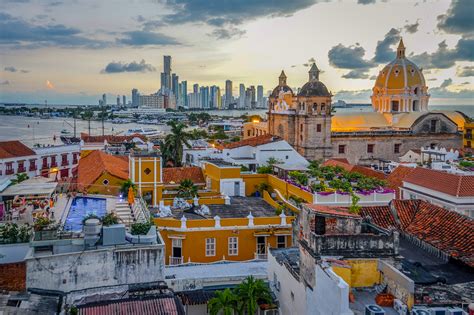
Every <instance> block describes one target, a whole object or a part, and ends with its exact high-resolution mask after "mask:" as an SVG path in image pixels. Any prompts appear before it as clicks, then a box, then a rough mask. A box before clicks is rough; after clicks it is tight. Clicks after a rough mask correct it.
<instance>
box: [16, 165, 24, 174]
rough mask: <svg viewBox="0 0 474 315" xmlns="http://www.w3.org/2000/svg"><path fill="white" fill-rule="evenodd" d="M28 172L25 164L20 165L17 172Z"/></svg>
mask: <svg viewBox="0 0 474 315" xmlns="http://www.w3.org/2000/svg"><path fill="white" fill-rule="evenodd" d="M24 172H26V168H25V167H24V166H21V167H18V171H17V173H24Z"/></svg>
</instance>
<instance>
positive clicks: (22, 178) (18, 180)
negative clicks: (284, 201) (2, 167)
mask: <svg viewBox="0 0 474 315" xmlns="http://www.w3.org/2000/svg"><path fill="white" fill-rule="evenodd" d="M28 178H29V177H28V174H26V173H20V174H16V178H14V179H12V180H11V182H12V184H18V183H21V182H24V181H25V180H27V179H28Z"/></svg>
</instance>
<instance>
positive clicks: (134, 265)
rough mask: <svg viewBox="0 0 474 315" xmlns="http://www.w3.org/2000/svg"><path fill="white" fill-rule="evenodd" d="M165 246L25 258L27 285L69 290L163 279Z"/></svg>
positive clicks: (45, 288) (29, 286)
mask: <svg viewBox="0 0 474 315" xmlns="http://www.w3.org/2000/svg"><path fill="white" fill-rule="evenodd" d="M163 251H164V246H163V245H150V246H140V247H138V246H137V247H131V248H122V249H120V248H105V249H99V250H90V251H82V252H73V253H66V254H59V255H47V256H35V257H32V256H29V257H27V258H26V266H27V277H26V286H27V288H28V289H40V290H53V291H61V292H70V291H73V290H84V289H89V288H94V287H104V286H115V285H124V284H138V283H149V282H156V281H160V280H163V279H164V276H163V271H164V255H163V254H164V253H163Z"/></svg>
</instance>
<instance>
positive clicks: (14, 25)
mask: <svg viewBox="0 0 474 315" xmlns="http://www.w3.org/2000/svg"><path fill="white" fill-rule="evenodd" d="M0 29H1V32H0V45H12V46H16V47H31V48H39V47H47V46H58V47H89V48H98V47H101V46H103V43H102V42H99V41H95V40H91V39H88V38H86V37H84V36H82V35H81V31H80V30H79V29H76V28H72V27H67V26H65V25H63V24H48V25H36V24H31V23H29V22H27V21H24V20H22V19H20V18H17V17H13V16H11V15H10V14H7V13H1V12H0Z"/></svg>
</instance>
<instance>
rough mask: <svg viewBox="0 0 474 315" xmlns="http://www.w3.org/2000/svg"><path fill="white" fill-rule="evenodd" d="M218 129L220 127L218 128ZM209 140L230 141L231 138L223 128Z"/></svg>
mask: <svg viewBox="0 0 474 315" xmlns="http://www.w3.org/2000/svg"><path fill="white" fill-rule="evenodd" d="M218 127H220V126H218ZM209 139H212V140H227V139H229V136H228V135H226V133H225V131H224V129H222V127H221V128H218V129H217V131H216V132H215V133H213V134H212V135H210V136H209Z"/></svg>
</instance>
